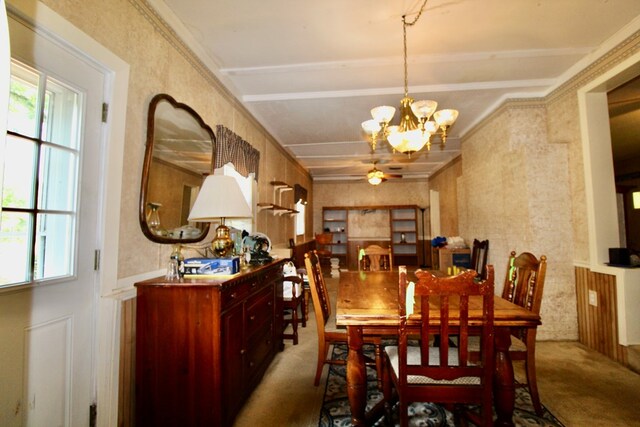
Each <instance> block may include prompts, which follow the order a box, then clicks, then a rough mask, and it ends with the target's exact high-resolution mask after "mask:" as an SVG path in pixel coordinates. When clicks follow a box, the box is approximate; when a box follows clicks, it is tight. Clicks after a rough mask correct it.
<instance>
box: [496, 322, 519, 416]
mask: <svg viewBox="0 0 640 427" xmlns="http://www.w3.org/2000/svg"><path fill="white" fill-rule="evenodd" d="M495 334H496V335H495V358H496V366H495V375H494V383H493V393H494V397H495V398H494V405H495V407H496V414H497V419H496V421H495V423H494V426H500V427H503V426H504V427H513V425H514V424H513V408H514V406H515V399H516V393H515V386H514V382H513V381H514V378H513V365H512V364H511V357H510V356H509V347H510V346H511V330H510V329H509V328H496V329H495Z"/></svg>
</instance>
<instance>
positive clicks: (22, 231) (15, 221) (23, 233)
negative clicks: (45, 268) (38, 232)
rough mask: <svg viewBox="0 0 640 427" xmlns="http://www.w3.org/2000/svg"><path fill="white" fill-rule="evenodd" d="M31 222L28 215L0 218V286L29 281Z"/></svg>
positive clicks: (4, 215)
mask: <svg viewBox="0 0 640 427" xmlns="http://www.w3.org/2000/svg"><path fill="white" fill-rule="evenodd" d="M31 221H32V216H31V214H28V213H18V212H2V215H1V216H0V286H2V285H7V284H13V283H22V282H27V281H29V265H30V262H29V257H30V251H29V248H30V246H31V245H30V241H29V235H30V233H29V230H30V229H31Z"/></svg>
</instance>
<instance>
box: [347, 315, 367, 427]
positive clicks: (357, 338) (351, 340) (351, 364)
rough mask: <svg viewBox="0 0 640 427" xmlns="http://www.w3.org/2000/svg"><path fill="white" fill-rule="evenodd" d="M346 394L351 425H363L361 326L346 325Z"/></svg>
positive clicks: (364, 381) (364, 388) (364, 391)
mask: <svg viewBox="0 0 640 427" xmlns="http://www.w3.org/2000/svg"><path fill="white" fill-rule="evenodd" d="M347 333H348V335H347V343H348V345H349V354H348V356H347V396H348V397H349V406H350V407H351V425H353V426H364V425H366V422H365V409H366V405H367V371H366V366H365V360H364V355H363V353H362V342H363V340H362V327H361V326H347Z"/></svg>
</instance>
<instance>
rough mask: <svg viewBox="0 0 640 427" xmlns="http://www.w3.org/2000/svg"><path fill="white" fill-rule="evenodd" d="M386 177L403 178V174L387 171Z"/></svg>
mask: <svg viewBox="0 0 640 427" xmlns="http://www.w3.org/2000/svg"><path fill="white" fill-rule="evenodd" d="M384 177H385V178H402V175H399V174H394V173H385V174H384Z"/></svg>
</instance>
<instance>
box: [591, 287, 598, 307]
mask: <svg viewBox="0 0 640 427" xmlns="http://www.w3.org/2000/svg"><path fill="white" fill-rule="evenodd" d="M589 305H592V306H594V307H597V306H598V293H597V292H596V291H593V290H589Z"/></svg>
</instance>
